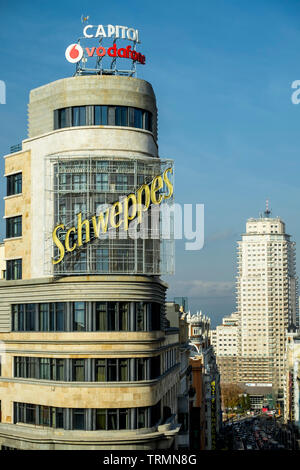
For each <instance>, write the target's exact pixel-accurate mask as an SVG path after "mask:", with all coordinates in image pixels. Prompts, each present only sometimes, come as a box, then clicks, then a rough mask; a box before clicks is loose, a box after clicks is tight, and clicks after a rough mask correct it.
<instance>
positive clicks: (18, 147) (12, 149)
mask: <svg viewBox="0 0 300 470" xmlns="http://www.w3.org/2000/svg"><path fill="white" fill-rule="evenodd" d="M20 150H22V143H20V144H16V145H12V146H11V147H10V153H15V152H20Z"/></svg>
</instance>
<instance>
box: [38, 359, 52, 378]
mask: <svg viewBox="0 0 300 470" xmlns="http://www.w3.org/2000/svg"><path fill="white" fill-rule="evenodd" d="M50 378H51V376H50V359H49V358H44V357H42V358H40V379H43V380H50Z"/></svg>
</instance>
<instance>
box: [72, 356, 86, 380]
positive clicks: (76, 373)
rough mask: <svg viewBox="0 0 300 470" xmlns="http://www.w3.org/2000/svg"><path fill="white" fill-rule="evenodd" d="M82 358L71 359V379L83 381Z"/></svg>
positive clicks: (83, 361)
mask: <svg viewBox="0 0 300 470" xmlns="http://www.w3.org/2000/svg"><path fill="white" fill-rule="evenodd" d="M84 364H85V360H84V359H73V381H75V382H84Z"/></svg>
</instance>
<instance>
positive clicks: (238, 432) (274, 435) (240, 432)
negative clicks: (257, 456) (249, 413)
mask: <svg viewBox="0 0 300 470" xmlns="http://www.w3.org/2000/svg"><path fill="white" fill-rule="evenodd" d="M225 433H226V434H227V436H229V435H230V439H229V441H230V444H229V445H230V447H232V449H233V450H256V451H258V450H283V449H284V448H285V447H284V445H283V444H282V443H281V442H280V426H279V424H278V422H276V420H275V418H272V417H267V416H262V415H259V416H255V417H249V418H244V419H241V420H239V421H235V422H232V423H228V424H227V425H226V427H225ZM229 441H227V442H228V443H229Z"/></svg>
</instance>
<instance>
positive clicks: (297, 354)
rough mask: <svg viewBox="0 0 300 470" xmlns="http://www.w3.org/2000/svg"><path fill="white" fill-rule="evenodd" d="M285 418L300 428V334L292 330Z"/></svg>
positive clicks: (285, 394)
mask: <svg viewBox="0 0 300 470" xmlns="http://www.w3.org/2000/svg"><path fill="white" fill-rule="evenodd" d="M284 405H285V406H284V420H285V422H287V423H288V422H289V423H293V424H295V425H296V426H298V427H299V429H300V335H299V333H298V332H296V331H295V329H294V330H291V331H289V332H288V336H287V369H286V383H285V390H284Z"/></svg>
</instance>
